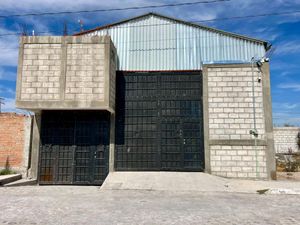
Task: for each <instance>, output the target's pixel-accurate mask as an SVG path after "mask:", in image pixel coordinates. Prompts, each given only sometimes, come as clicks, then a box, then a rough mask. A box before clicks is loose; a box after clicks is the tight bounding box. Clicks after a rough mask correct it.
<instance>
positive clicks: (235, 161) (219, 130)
mask: <svg viewBox="0 0 300 225" xmlns="http://www.w3.org/2000/svg"><path fill="white" fill-rule="evenodd" d="M254 74H255V82H254V84H255V95H254V96H255V101H256V103H255V111H256V124H257V125H256V127H257V131H258V138H257V140H258V141H257V146H254V140H253V139H254V137H253V135H250V134H249V132H250V130H251V129H253V128H254V125H253V123H254V118H253V115H254V113H253V91H252V84H253V82H252V68H251V65H249V66H246V65H241V66H239V65H238V64H237V65H232V66H228V65H227V66H224V68H222V66H220V65H218V66H216V67H213V66H208V67H207V70H206V74H204V76H205V75H206V76H207V104H208V139H209V152H210V166H211V173H212V174H215V175H219V176H224V177H240V178H266V177H267V162H266V161H267V160H266V146H265V145H266V143H263V141H264V140H265V137H266V132H265V118H264V108H263V107H264V106H263V87H262V83H258V82H257V77H259V76H261V74H259V71H258V69H257V68H255V70H254Z"/></svg>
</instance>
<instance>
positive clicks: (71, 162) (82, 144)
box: [39, 111, 110, 185]
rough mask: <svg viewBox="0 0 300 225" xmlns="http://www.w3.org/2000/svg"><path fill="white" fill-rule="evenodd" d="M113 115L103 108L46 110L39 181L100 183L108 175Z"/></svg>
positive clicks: (44, 182) (43, 115)
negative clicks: (91, 109) (102, 109)
mask: <svg viewBox="0 0 300 225" xmlns="http://www.w3.org/2000/svg"><path fill="white" fill-rule="evenodd" d="M109 128H110V115H109V113H108V112H102V111H44V112H43V114H42V123H41V145H40V166H39V167H40V171H39V183H40V184H90V185H101V184H102V182H103V181H104V179H105V177H106V176H107V174H108V155H109V130H110V129H109Z"/></svg>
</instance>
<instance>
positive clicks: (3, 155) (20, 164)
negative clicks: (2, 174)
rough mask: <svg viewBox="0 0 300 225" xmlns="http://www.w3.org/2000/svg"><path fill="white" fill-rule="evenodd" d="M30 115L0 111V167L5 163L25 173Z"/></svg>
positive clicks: (3, 166) (28, 146)
mask: <svg viewBox="0 0 300 225" xmlns="http://www.w3.org/2000/svg"><path fill="white" fill-rule="evenodd" d="M30 132H31V117H30V116H25V115H18V114H15V113H0V168H5V166H6V164H8V165H9V167H10V168H11V169H13V170H16V171H17V172H20V173H22V174H26V170H27V167H28V156H29V148H30Z"/></svg>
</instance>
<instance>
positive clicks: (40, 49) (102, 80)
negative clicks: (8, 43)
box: [16, 36, 116, 111]
mask: <svg viewBox="0 0 300 225" xmlns="http://www.w3.org/2000/svg"><path fill="white" fill-rule="evenodd" d="M112 55H114V56H115V55H116V54H115V49H114V46H113V44H112V43H111V41H110V38H109V37H108V36H103V37H51V36H49V37H45V36H40V37H22V38H21V42H20V51H19V65H18V80H17V97H16V105H17V107H19V108H24V109H30V110H34V111H38V110H41V109H106V110H109V111H113V110H114V108H112V107H111V106H114V103H111V102H110V101H114V98H110V96H111V95H114V94H113V93H112V92H114V91H115V87H114V85H115V82H111V81H110V80H112V76H114V75H113V74H115V73H114V72H115V62H114V61H115V57H112Z"/></svg>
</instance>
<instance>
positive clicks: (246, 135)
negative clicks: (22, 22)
mask: <svg viewBox="0 0 300 225" xmlns="http://www.w3.org/2000/svg"><path fill="white" fill-rule="evenodd" d="M268 48H269V47H268V43H267V42H265V41H261V40H257V39H253V38H249V37H244V36H241V35H237V34H233V33H228V32H225V31H220V30H216V29H213V28H209V27H205V26H200V25H195V24H191V23H187V22H184V21H180V20H177V19H173V18H169V17H165V16H162V15H158V14H154V13H149V14H146V15H143V16H139V17H136V18H133V19H129V20H125V21H121V22H118V23H115V24H110V25H107V26H103V27H98V28H96V29H93V30H89V31H85V32H81V33H78V34H76V35H75V36H73V37H23V38H22V39H21V43H20V53H19V70H18V81H17V99H16V105H17V107H20V108H22V109H27V110H31V111H34V112H35V119H34V122H33V138H32V150H31V156H30V158H31V160H30V162H31V165H30V171H29V174H30V176H31V177H33V178H37V179H38V181H39V182H40V183H41V184H101V183H102V182H103V181H104V179H105V177H106V176H107V174H108V172H112V171H191V172H192V171H205V172H207V173H211V174H215V175H219V176H224V177H234V178H251V179H271V178H275V177H274V176H275V157H274V141H273V126H272V112H271V96H270V72H269V64H268V62H264V61H262V60H260V61H259V62H258V59H262V58H263V56H264V55H265V53H266V51H267V50H268ZM253 58H255V60H253ZM257 62H258V63H257Z"/></svg>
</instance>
